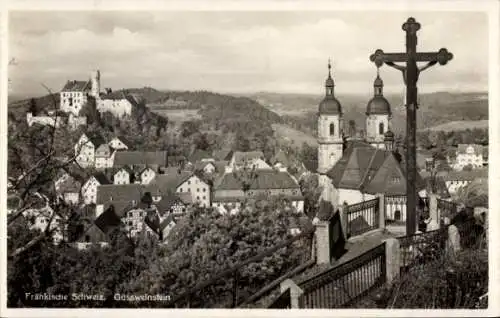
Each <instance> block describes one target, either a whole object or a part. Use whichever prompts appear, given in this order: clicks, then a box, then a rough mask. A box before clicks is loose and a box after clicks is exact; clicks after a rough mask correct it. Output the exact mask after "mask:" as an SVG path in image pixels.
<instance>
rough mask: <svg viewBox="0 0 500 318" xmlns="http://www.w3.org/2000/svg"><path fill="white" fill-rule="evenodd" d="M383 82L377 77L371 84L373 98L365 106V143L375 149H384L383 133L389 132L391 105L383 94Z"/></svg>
mask: <svg viewBox="0 0 500 318" xmlns="http://www.w3.org/2000/svg"><path fill="white" fill-rule="evenodd" d="M383 88H384V82H383V81H382V79H381V78H380V75H379V72H378V69H377V77H376V78H375V81H374V82H373V90H374V94H373V95H374V96H373V98H372V99H371V100H370V101H369V102H368V105H367V106H366V141H367V142H368V143H369V144H371V145H372V146H373V147H375V148H379V149H384V148H385V143H384V137H385V133H386V132H387V131H388V130H389V124H390V119H391V117H392V113H391V105H390V104H389V102H388V101H387V99H386V98H385V97H384V94H383Z"/></svg>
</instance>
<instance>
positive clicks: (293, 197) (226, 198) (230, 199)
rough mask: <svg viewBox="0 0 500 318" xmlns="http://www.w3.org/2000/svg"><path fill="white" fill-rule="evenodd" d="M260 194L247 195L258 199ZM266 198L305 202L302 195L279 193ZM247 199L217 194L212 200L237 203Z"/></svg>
mask: <svg viewBox="0 0 500 318" xmlns="http://www.w3.org/2000/svg"><path fill="white" fill-rule="evenodd" d="M258 196H259V194H257V195H249V194H247V197H246V198H256V197H258ZM266 197H268V198H269V197H274V198H283V199H285V200H290V201H302V200H304V197H303V196H302V195H300V194H296V195H293V194H284V193H278V194H275V195H271V196H269V195H266ZM243 199H245V196H220V195H218V193H217V192H215V194H214V197H213V199H212V201H213V202H237V201H241V200H243Z"/></svg>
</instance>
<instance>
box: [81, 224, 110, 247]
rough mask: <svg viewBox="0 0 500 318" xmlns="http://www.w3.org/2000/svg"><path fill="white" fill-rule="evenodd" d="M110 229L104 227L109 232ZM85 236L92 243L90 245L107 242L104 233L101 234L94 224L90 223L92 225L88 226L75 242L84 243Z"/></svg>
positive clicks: (101, 231) (106, 236)
mask: <svg viewBox="0 0 500 318" xmlns="http://www.w3.org/2000/svg"><path fill="white" fill-rule="evenodd" d="M111 228H112V227H105V229H106V230H109V231H110V229H111ZM86 236H88V237H89V241H90V242H92V243H97V242H109V237H108V235H107V234H106V233H105V232H103V230H101V229H100V228H99V226H97V225H96V224H95V223H92V225H90V226H89V227H88V228H87V229H86V230H85V231H84V232H83V234H82V235H81V236H80V237H79V238H78V239H77V240H76V242H85V237H86ZM90 242H89V243H90Z"/></svg>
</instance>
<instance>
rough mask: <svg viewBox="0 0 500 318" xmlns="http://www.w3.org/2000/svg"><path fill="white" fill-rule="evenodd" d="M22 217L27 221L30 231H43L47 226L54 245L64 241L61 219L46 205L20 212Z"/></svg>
mask: <svg viewBox="0 0 500 318" xmlns="http://www.w3.org/2000/svg"><path fill="white" fill-rule="evenodd" d="M22 215H23V217H24V218H25V219H26V220H27V221H28V225H29V229H30V230H38V231H41V232H43V231H45V230H46V229H47V226H49V223H50V227H49V230H51V231H52V238H53V242H54V244H59V243H60V242H61V241H63V239H64V229H63V221H64V219H63V217H61V216H60V215H59V214H58V213H57V212H55V211H54V210H53V209H52V208H51V207H50V206H49V205H48V204H46V205H44V206H43V207H40V206H35V207H34V208H32V209H28V210H26V211H24V212H22Z"/></svg>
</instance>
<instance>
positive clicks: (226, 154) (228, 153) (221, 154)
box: [213, 149, 233, 161]
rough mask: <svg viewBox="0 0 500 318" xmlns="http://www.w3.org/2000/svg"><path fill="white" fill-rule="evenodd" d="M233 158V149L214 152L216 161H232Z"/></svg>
mask: <svg viewBox="0 0 500 318" xmlns="http://www.w3.org/2000/svg"><path fill="white" fill-rule="evenodd" d="M232 156H233V151H232V150H231V149H221V150H217V151H214V152H213V157H214V159H215V160H227V161H229V160H231V157H232Z"/></svg>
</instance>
